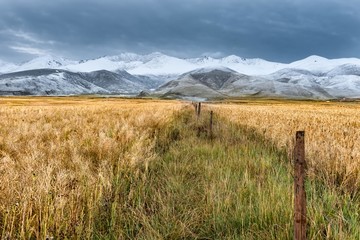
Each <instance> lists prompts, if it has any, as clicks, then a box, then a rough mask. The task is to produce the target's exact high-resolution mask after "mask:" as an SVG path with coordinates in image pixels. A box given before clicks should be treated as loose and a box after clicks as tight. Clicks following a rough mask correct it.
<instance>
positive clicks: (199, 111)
mask: <svg viewBox="0 0 360 240" xmlns="http://www.w3.org/2000/svg"><path fill="white" fill-rule="evenodd" d="M197 110H198V112H197V115H198V117H200V113H201V102H199V104H198V107H197Z"/></svg>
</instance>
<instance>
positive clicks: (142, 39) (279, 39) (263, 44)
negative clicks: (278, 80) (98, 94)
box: [0, 0, 360, 61]
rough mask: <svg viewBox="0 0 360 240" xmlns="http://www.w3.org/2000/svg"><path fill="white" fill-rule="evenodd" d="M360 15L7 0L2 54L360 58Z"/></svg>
mask: <svg viewBox="0 0 360 240" xmlns="http://www.w3.org/2000/svg"><path fill="white" fill-rule="evenodd" d="M359 13H360V7H358V4H356V1H355V0H350V1H340V0H318V1H313V0H312V1H310V0H301V1H300V0H292V1H290V0H273V1H270V0H237V1H235V0H222V1H215V0H183V1H177V0H141V1H140V0H132V1H124V0H122V1H116V0H103V1H95V0H88V1H85V0H84V1H82V0H72V1H70V0H58V1H47V0H32V1H25V0H2V1H1V3H0V16H1V17H0V59H4V60H6V59H9V60H20V59H24V58H31V57H33V56H31V55H29V54H27V55H24V54H21V53H19V51H18V52H16V51H14V48H12V49H11V46H14V45H16V47H18V49H24V48H33V49H39V50H40V49H43V50H47V51H48V52H49V51H50V52H52V53H54V54H59V55H65V56H67V57H72V58H82V57H86V58H91V57H96V56H100V55H104V54H116V53H118V52H121V51H131V52H139V53H148V52H151V51H162V52H164V53H169V54H173V55H176V56H180V57H192V56H200V55H202V54H204V53H222V54H224V55H226V54H237V55H240V56H244V57H262V58H266V59H269V60H274V61H292V60H296V59H299V58H303V57H306V56H308V55H311V54H318V55H322V56H325V57H330V58H333V57H348V56H357V57H360V51H359V47H358V46H359V44H358V43H359V41H358V40H357V39H360V33H359V31H358V30H357V28H358V26H359V23H360V18H359V16H360V15H359ZM6 31H9V32H8V33H10V32H11V31H13V33H23V34H25V35H23V36H21V34H18V35H16V34H13V35H11V34H6ZM32 40H33V41H32ZM34 53H36V51H35V52H34Z"/></svg>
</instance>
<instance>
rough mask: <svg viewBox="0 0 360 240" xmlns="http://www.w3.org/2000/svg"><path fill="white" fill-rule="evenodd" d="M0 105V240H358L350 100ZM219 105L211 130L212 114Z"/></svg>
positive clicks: (91, 100) (354, 116) (354, 110)
mask: <svg viewBox="0 0 360 240" xmlns="http://www.w3.org/2000/svg"><path fill="white" fill-rule="evenodd" d="M202 109H203V110H202V113H201V115H200V117H198V116H196V114H195V111H194V108H193V106H192V105H191V103H189V102H182V101H176V100H154V99H121V98H95V97H51V98H47V97H29V98H26V97H14V98H12V97H11V98H10V97H2V98H0V118H1V121H0V183H1V184H0V235H1V239H184V238H186V239H292V238H293V214H294V211H293V201H294V200H293V166H292V150H293V147H294V137H295V132H296V131H297V130H305V136H306V138H305V141H306V143H305V148H306V160H307V163H308V166H307V172H308V174H307V185H306V191H307V200H308V238H309V239H359V237H360V230H359V228H358V226H359V224H360V217H359V214H358V212H359V210H360V198H359V196H360V195H359V175H360V163H359V161H360V153H359V144H360V143H359V133H358V131H357V128H358V127H359V125H360V120H359V119H360V118H359V117H360V113H359V110H360V105H359V104H358V103H355V102H354V103H339V102H312V101H285V100H251V99H247V100H245V99H244V100H238V101H231V102H226V101H222V102H216V103H215V102H209V103H204V104H203V108H202ZM210 110H212V111H214V118H213V123H214V124H213V128H212V130H211V132H210V130H209V116H210V114H209V111H210Z"/></svg>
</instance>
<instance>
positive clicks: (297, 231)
mask: <svg viewBox="0 0 360 240" xmlns="http://www.w3.org/2000/svg"><path fill="white" fill-rule="evenodd" d="M305 168H306V161H305V132H304V131H297V132H296V143H295V150H294V192H295V199H294V210H295V214H294V239H295V240H304V239H306V192H305V175H306V172H305Z"/></svg>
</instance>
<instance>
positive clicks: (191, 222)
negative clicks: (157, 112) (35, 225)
mask: <svg viewBox="0 0 360 240" xmlns="http://www.w3.org/2000/svg"><path fill="white" fill-rule="evenodd" d="M204 115H205V116H204ZM207 121H208V112H204V113H203V117H202V118H201V119H197V118H196V117H195V116H194V114H193V111H190V110H187V111H183V112H181V113H180V114H179V115H178V116H175V120H174V121H173V122H172V123H171V124H170V125H169V126H167V128H165V129H159V131H157V132H156V134H155V135H156V137H157V142H156V146H155V149H156V151H157V154H158V157H157V159H156V160H154V161H153V162H151V163H150V165H149V166H146V167H144V166H139V167H137V168H136V169H134V168H131V169H130V168H129V169H125V170H124V169H122V170H120V171H119V173H118V174H117V177H116V179H114V182H113V192H112V193H111V194H110V195H109V196H108V198H106V199H104V204H103V208H102V209H101V211H99V214H98V216H95V218H96V219H98V221H97V224H96V226H94V229H95V232H94V233H93V236H94V238H106V239H118V238H122V239H292V238H293V180H292V179H293V178H292V166H291V161H290V160H289V159H288V157H287V156H288V154H287V153H284V152H281V151H279V150H277V149H276V148H275V147H274V145H273V144H272V143H270V142H267V141H266V140H264V139H263V138H262V137H261V136H260V135H258V134H256V133H255V132H254V131H253V130H252V129H247V128H246V127H243V126H237V125H234V124H231V123H229V122H227V121H226V120H225V119H221V118H219V117H218V116H216V115H215V120H214V121H215V126H214V132H213V135H212V136H210V134H209V132H208V126H207V125H208V123H207ZM307 199H308V238H309V239H360V231H359V227H358V226H359V223H360V219H359V215H358V212H359V210H360V209H359V199H358V196H352V198H350V196H348V195H344V194H341V193H340V192H338V191H337V190H336V189H330V188H328V187H326V186H325V185H324V184H323V183H321V182H319V181H318V180H317V179H309V180H308V182H307Z"/></svg>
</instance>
